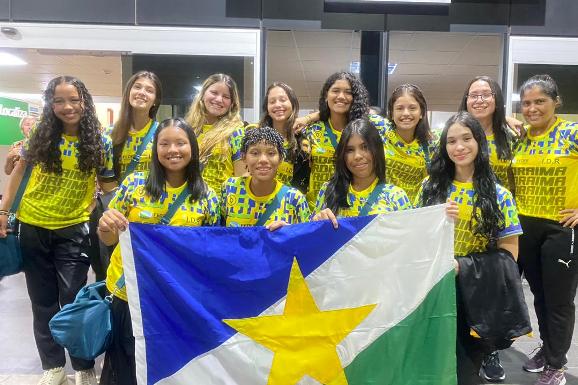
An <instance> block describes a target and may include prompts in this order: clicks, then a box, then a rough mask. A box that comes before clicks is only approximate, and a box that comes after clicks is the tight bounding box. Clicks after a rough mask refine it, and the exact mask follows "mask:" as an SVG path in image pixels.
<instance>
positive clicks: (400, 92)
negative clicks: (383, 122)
mask: <svg viewBox="0 0 578 385" xmlns="http://www.w3.org/2000/svg"><path fill="white" fill-rule="evenodd" d="M404 95H409V96H411V97H412V98H414V99H415V101H416V102H417V104H419V109H420V110H421V119H420V120H419V122H418V123H417V126H416V127H415V134H414V135H415V137H416V138H417V141H418V143H419V144H420V146H422V147H427V146H429V141H430V140H431V139H432V133H431V129H430V125H429V121H428V117H427V115H428V113H427V102H426V100H425V97H424V96H423V92H422V91H421V89H420V88H419V87H418V86H416V85H415V84H402V85H400V86H399V87H397V88H396V89H395V90H393V92H392V94H391V98H389V102H388V103H387V119H388V120H389V121H390V122H391V123H392V124H393V125H394V126H395V122H394V121H393V106H394V104H395V102H396V101H397V99H399V98H400V97H402V96H404Z"/></svg>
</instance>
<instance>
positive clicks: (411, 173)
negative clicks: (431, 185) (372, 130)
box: [382, 124, 437, 202]
mask: <svg viewBox="0 0 578 385" xmlns="http://www.w3.org/2000/svg"><path fill="white" fill-rule="evenodd" d="M382 135H383V136H382V139H383V150H384V152H385V161H386V168H385V172H386V180H387V183H391V184H393V185H395V186H398V187H401V188H402V189H403V190H404V191H405V192H406V193H407V196H408V197H409V199H410V201H411V202H413V201H414V199H415V197H416V196H417V192H418V190H419V188H420V186H421V182H422V181H423V180H424V178H425V177H426V176H427V164H428V163H429V161H430V159H431V158H432V155H433V152H434V151H435V146H436V145H437V142H436V141H435V140H432V141H430V143H429V145H428V147H427V148H424V147H423V146H422V145H421V144H420V143H419V142H418V140H417V139H414V140H413V141H412V142H411V143H406V142H405V141H404V140H403V139H402V138H401V137H400V136H399V135H398V134H397V132H396V131H395V128H394V127H393V126H392V125H391V124H386V126H385V127H384V129H383V131H382ZM426 160H427V161H426Z"/></svg>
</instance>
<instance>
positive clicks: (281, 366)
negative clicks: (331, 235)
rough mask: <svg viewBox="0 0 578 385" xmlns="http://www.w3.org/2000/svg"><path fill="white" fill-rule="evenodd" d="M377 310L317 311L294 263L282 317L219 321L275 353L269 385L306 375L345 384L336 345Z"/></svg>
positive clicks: (327, 381) (270, 316)
mask: <svg viewBox="0 0 578 385" xmlns="http://www.w3.org/2000/svg"><path fill="white" fill-rule="evenodd" d="M375 306H376V305H375V304H374V305H366V306H361V307H357V308H353V309H339V310H327V311H321V310H319V308H318V307H317V304H316V303H315V300H314V299H313V296H312V295H311V292H310V291H309V287H307V283H306V282H305V279H304V278H303V274H302V273H301V270H300V269H299V265H298V263H297V260H296V259H293V265H292V267H291V275H290V277H289V285H288V288H287V300H286V302H285V310H284V312H283V314H280V315H267V316H260V317H252V318H245V319H225V320H223V322H225V323H226V324H227V325H229V326H231V327H232V328H233V329H235V330H237V331H238V332H240V333H243V334H245V335H246V336H248V337H250V338H251V339H253V340H254V341H256V342H258V343H259V344H261V345H263V346H265V347H267V348H268V349H270V350H272V351H273V353H274V354H275V355H274V357H273V364H272V366H271V371H270V373H269V380H268V382H267V384H268V385H285V384H287V385H289V384H290V385H294V384H296V383H297V382H298V381H299V380H301V379H302V378H303V376H305V375H309V376H310V377H312V378H314V379H315V380H317V381H319V382H320V383H322V384H333V385H345V384H347V378H346V377H345V373H344V371H343V367H342V366H341V361H340V360H339V356H338V355H337V350H336V348H337V345H338V344H339V343H340V342H341V341H342V340H343V339H344V338H345V337H346V336H347V335H348V334H349V333H351V331H352V330H353V329H355V328H356V327H357V325H359V324H360V323H361V321H363V320H364V319H365V318H366V317H367V316H368V315H369V313H371V311H372V310H373V309H374V308H375Z"/></svg>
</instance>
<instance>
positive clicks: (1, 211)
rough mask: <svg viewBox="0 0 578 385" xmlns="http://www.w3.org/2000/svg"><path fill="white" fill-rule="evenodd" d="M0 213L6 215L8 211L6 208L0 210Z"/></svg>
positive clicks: (8, 213)
mask: <svg viewBox="0 0 578 385" xmlns="http://www.w3.org/2000/svg"><path fill="white" fill-rule="evenodd" d="M0 215H6V216H8V215H10V211H8V210H0Z"/></svg>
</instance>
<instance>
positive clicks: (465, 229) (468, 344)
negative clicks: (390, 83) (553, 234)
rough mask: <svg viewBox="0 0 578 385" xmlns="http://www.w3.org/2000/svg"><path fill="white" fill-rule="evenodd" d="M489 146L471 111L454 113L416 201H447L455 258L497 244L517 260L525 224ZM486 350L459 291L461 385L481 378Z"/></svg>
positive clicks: (459, 381)
mask: <svg viewBox="0 0 578 385" xmlns="http://www.w3.org/2000/svg"><path fill="white" fill-rule="evenodd" d="M487 146H488V145H487V141H486V135H485V134H484V130H483V128H482V126H481V125H480V123H479V122H478V120H477V119H476V118H474V117H473V116H472V115H470V114H469V113H467V112H460V113H458V114H456V115H454V116H453V117H451V118H450V119H449V120H448V121H447V123H446V126H445V128H444V130H443V131H442V133H441V138H440V147H439V151H437V152H436V153H435V155H434V157H433V158H432V163H431V168H430V176H429V177H428V178H426V179H425V180H424V182H423V185H422V188H421V189H420V191H419V193H418V196H417V198H416V202H415V206H418V207H421V206H430V205H434V204H440V203H444V202H446V201H447V202H448V208H447V213H448V216H449V217H451V218H453V219H454V220H455V235H454V252H455V256H456V257H457V256H466V255H468V254H470V253H474V252H482V251H486V249H487V248H488V246H489V245H490V244H491V243H495V244H496V247H497V248H500V249H504V250H506V251H508V252H510V253H511V255H512V256H513V258H514V259H517V257H518V236H519V235H520V234H521V233H522V228H521V227H520V221H519V219H518V213H517V211H516V206H515V203H514V199H513V197H512V194H511V193H510V191H508V190H507V189H506V188H504V187H502V186H501V185H499V184H498V183H497V182H496V177H495V175H494V173H493V171H492V169H491V167H490V163H489V159H488V151H487ZM456 264H457V262H456ZM456 266H457V265H456ZM456 270H457V267H456ZM486 353H489V352H484V351H483V349H482V348H481V346H480V345H479V342H478V339H476V338H474V337H472V336H471V335H470V330H469V327H468V326H467V324H466V321H465V315H464V311H463V304H462V303H461V300H460V297H459V296H458V335H457V358H458V383H459V384H460V385H465V384H473V383H479V377H478V371H479V369H480V366H481V363H482V359H483V358H484V355H485V354H486Z"/></svg>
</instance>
